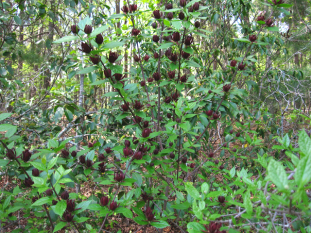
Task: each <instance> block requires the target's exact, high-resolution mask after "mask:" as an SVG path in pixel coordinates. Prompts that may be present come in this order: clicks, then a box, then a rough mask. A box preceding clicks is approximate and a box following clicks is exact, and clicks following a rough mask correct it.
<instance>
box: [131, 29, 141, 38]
mask: <svg viewBox="0 0 311 233" xmlns="http://www.w3.org/2000/svg"><path fill="white" fill-rule="evenodd" d="M139 33H140V30H138V29H135V28H133V29H132V36H138V35H139Z"/></svg>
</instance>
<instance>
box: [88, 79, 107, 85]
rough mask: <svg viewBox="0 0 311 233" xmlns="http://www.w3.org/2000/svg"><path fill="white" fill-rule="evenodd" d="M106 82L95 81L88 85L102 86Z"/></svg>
mask: <svg viewBox="0 0 311 233" xmlns="http://www.w3.org/2000/svg"><path fill="white" fill-rule="evenodd" d="M105 82H106V81H105V80H97V81H95V82H93V83H90V85H101V84H104V83H105Z"/></svg>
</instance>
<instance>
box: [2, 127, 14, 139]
mask: <svg viewBox="0 0 311 233" xmlns="http://www.w3.org/2000/svg"><path fill="white" fill-rule="evenodd" d="M16 131H17V126H15V125H14V126H13V127H11V128H10V129H8V131H7V132H6V133H5V135H4V136H5V137H7V138H9V137H11V136H13V135H14V134H15V133H16Z"/></svg>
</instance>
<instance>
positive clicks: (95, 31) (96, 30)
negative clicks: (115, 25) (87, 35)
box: [91, 25, 109, 37]
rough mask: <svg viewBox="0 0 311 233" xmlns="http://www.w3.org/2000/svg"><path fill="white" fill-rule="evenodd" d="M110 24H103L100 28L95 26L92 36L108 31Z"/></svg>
mask: <svg viewBox="0 0 311 233" xmlns="http://www.w3.org/2000/svg"><path fill="white" fill-rule="evenodd" d="M108 27H109V25H105V26H101V27H99V28H95V30H94V31H93V32H92V33H91V37H93V36H97V35H98V34H100V33H102V32H104V31H106V30H107V29H108Z"/></svg>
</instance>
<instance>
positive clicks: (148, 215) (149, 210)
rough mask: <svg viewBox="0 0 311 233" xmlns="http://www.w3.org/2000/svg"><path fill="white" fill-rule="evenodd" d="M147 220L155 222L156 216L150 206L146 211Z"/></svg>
mask: <svg viewBox="0 0 311 233" xmlns="http://www.w3.org/2000/svg"><path fill="white" fill-rule="evenodd" d="M145 215H146V218H147V219H148V221H153V220H154V214H153V213H152V210H151V208H150V207H149V206H148V207H147V209H146V211H145Z"/></svg>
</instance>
